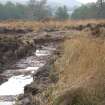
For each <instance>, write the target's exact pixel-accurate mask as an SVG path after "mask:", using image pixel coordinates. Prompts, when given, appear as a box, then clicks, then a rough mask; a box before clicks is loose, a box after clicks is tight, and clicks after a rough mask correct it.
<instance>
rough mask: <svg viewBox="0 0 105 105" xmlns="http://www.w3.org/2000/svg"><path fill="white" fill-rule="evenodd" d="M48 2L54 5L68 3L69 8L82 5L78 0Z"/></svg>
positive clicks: (52, 0) (51, 0) (53, 0)
mask: <svg viewBox="0 0 105 105" xmlns="http://www.w3.org/2000/svg"><path fill="white" fill-rule="evenodd" d="M48 4H49V5H51V6H53V7H54V6H55V7H56V6H62V5H66V6H67V7H68V8H73V7H74V6H78V5H80V3H79V2H78V1H76V0H48Z"/></svg>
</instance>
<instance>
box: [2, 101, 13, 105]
mask: <svg viewBox="0 0 105 105" xmlns="http://www.w3.org/2000/svg"><path fill="white" fill-rule="evenodd" d="M13 104H14V102H0V105H13Z"/></svg>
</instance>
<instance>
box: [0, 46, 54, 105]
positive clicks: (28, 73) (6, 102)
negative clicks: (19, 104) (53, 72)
mask: <svg viewBox="0 0 105 105" xmlns="http://www.w3.org/2000/svg"><path fill="white" fill-rule="evenodd" d="M54 50H56V49H55V48H54V46H51V45H50V46H47V47H45V46H43V47H42V49H37V50H36V52H35V53H34V54H33V55H32V56H29V57H27V58H24V59H21V60H20V61H19V62H17V63H16V64H15V66H16V68H19V69H14V70H6V71H5V72H4V73H3V75H6V76H8V81H6V82H4V83H3V84H1V85H0V105H13V104H14V101H15V98H16V96H17V95H19V94H23V93H24V86H26V85H27V84H30V83H31V82H32V81H33V77H32V74H33V73H35V72H36V71H37V70H38V69H39V68H40V67H42V66H44V65H45V64H46V61H47V59H48V57H49V56H51V54H52V53H53V51H54Z"/></svg>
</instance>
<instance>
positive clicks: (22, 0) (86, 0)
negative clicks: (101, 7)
mask: <svg viewBox="0 0 105 105" xmlns="http://www.w3.org/2000/svg"><path fill="white" fill-rule="evenodd" d="M0 1H1V2H5V1H17V2H26V1H28V0H0ZM52 1H54V0H52ZM55 1H56V0H55ZM60 1H62V0H60ZM63 1H64V0H63ZM77 1H79V2H81V3H88V2H96V1H97V0H77Z"/></svg>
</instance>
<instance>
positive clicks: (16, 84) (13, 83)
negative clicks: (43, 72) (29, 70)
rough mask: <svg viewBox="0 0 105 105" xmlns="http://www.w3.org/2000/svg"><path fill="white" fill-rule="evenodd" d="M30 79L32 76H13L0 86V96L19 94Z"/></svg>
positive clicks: (31, 79)
mask: <svg viewBox="0 0 105 105" xmlns="http://www.w3.org/2000/svg"><path fill="white" fill-rule="evenodd" d="M32 81H33V78H32V77H31V76H24V75H19V76H13V77H11V78H10V79H9V80H8V81H7V82H5V83H3V84H2V85H1V86H0V96H3V95H18V94H21V93H23V92H24V86H25V85H27V84H29V83H31V82H32Z"/></svg>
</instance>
